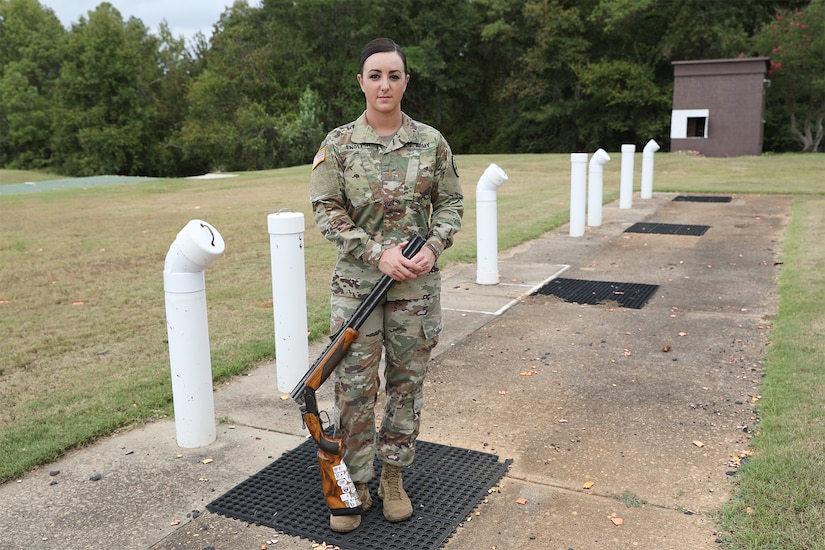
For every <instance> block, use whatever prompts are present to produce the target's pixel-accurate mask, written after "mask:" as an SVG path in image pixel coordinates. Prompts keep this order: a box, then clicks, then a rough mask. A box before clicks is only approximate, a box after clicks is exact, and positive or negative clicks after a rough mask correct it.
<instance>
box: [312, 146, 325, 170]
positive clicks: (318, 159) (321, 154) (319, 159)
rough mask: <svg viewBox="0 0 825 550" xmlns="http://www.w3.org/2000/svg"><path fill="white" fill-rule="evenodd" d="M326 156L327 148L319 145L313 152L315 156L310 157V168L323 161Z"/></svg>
mask: <svg viewBox="0 0 825 550" xmlns="http://www.w3.org/2000/svg"><path fill="white" fill-rule="evenodd" d="M326 158H327V148H326V147H321V149H319V150H318V152H317V153H315V158H314V159H312V169H313V170H315V167H316V166H318V165H319V164H321V163H322V162H324V159H326Z"/></svg>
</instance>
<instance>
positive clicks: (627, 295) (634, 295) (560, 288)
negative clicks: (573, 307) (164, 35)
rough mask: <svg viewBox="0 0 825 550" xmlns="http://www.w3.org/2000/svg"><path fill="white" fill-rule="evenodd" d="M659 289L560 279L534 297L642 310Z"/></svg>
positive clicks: (544, 286)
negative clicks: (540, 296)
mask: <svg viewBox="0 0 825 550" xmlns="http://www.w3.org/2000/svg"><path fill="white" fill-rule="evenodd" d="M658 289H659V285H646V284H641V283H614V282H608V281H587V280H582V279H565V278H558V279H553V280H551V281H549V282H548V283H546V284H545V285H543V286H542V287H541V288H539V289H538V290H536V291H535V292H533V295H534V296H535V295H536V294H544V295H546V296H558V297H559V298H561V299H563V300H564V301H565V302H574V303H577V304H592V305H595V304H601V303H604V302H607V301H613V302H618V304H619V305H620V306H621V307H628V308H632V309H642V308H643V307H644V306H645V304H646V303H647V301H648V300H649V299H650V297H651V296H653V293H655V292H656V291H657V290H658Z"/></svg>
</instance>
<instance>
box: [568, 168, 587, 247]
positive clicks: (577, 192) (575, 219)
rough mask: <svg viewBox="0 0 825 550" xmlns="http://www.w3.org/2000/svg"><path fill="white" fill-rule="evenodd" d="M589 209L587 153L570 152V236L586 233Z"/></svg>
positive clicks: (579, 235)
mask: <svg viewBox="0 0 825 550" xmlns="http://www.w3.org/2000/svg"><path fill="white" fill-rule="evenodd" d="M586 210H587V153H570V236H571V237H581V236H582V235H584V227H585V224H584V222H585V215H584V214H585V211H586Z"/></svg>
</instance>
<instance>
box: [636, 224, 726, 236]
mask: <svg viewBox="0 0 825 550" xmlns="http://www.w3.org/2000/svg"><path fill="white" fill-rule="evenodd" d="M708 229H710V226H709V225H687V224H679V223H656V222H639V223H634V224H633V225H631V226H630V227H628V228H627V229H625V230H624V232H625V233H656V234H658V235H695V236H697V237H700V236H702V235H704V234H705V233H707V230H708Z"/></svg>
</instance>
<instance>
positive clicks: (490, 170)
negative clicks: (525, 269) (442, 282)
mask: <svg viewBox="0 0 825 550" xmlns="http://www.w3.org/2000/svg"><path fill="white" fill-rule="evenodd" d="M505 181H507V173H506V172H505V171H504V170H502V169H501V168H500V167H499V166H498V165H496V164H491V165H490V166H488V167H487V169H486V170H485V171H484V173H483V174H482V175H481V177H480V178H479V180H478V185H477V186H476V247H477V250H476V254H477V256H478V265H477V268H476V283H478V284H480V285H496V284H498V211H497V205H496V189H498V188H499V187H501V186H502V185H503V184H504V182H505Z"/></svg>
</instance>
